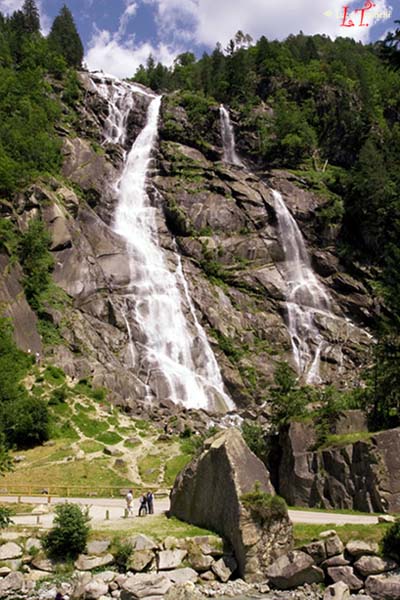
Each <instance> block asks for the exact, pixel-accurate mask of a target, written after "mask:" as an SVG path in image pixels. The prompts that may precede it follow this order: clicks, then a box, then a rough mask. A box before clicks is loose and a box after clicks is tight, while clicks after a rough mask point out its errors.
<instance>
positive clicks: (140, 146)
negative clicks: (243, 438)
mask: <svg viewBox="0 0 400 600" xmlns="http://www.w3.org/2000/svg"><path fill="white" fill-rule="evenodd" d="M94 84H95V85H96V87H97V90H98V92H99V93H100V94H101V95H102V97H103V98H105V99H106V100H107V101H108V105H109V115H108V118H107V121H106V123H105V136H106V140H107V141H109V142H113V143H119V144H122V145H124V144H126V136H127V131H126V130H127V121H128V116H129V112H130V110H131V109H132V107H133V104H134V101H135V94H138V93H139V94H143V93H145V92H143V90H142V89H141V88H140V87H138V86H134V85H131V84H128V83H124V82H120V81H118V80H109V79H108V78H107V79H106V80H103V81H100V83H96V82H94ZM147 95H149V94H147ZM161 100H162V98H161V96H151V97H150V102H149V106H148V110H147V121H146V125H145V127H144V128H143V129H142V131H141V132H140V134H139V135H138V137H137V138H136V140H135V142H134V143H133V145H132V147H131V149H130V151H129V152H127V153H126V157H125V165H124V169H123V172H122V175H121V178H120V180H119V182H118V183H117V188H116V189H117V194H118V204H117V209H116V213H115V220H114V230H115V232H116V233H118V234H119V235H120V236H121V237H123V238H124V240H125V241H126V246H127V252H128V257H129V267H130V274H131V276H130V284H129V287H128V291H127V294H126V306H127V310H126V312H125V314H124V319H125V320H126V324H127V331H128V334H129V345H130V353H131V355H132V360H133V363H134V365H135V364H137V353H139V354H140V367H141V369H142V371H143V370H144V371H145V372H146V373H147V385H148V390H149V392H148V398H149V399H150V398H151V397H153V399H154V398H156V399H165V398H168V399H170V400H172V401H173V402H174V403H176V404H179V403H180V404H183V405H184V406H185V407H187V408H197V409H207V410H213V411H219V412H227V411H228V410H234V408H235V406H234V403H233V401H232V400H231V398H230V397H229V396H228V395H227V394H226V393H225V391H224V386H223V381H222V377H221V373H220V370H219V367H218V364H217V361H216V359H215V356H214V354H213V352H212V349H211V347H210V344H209V342H208V340H207V336H206V334H205V332H204V330H203V328H202V327H201V325H200V323H199V321H198V319H197V316H196V313H195V310H194V306H193V303H192V301H191V298H190V294H189V289H188V286H187V283H186V280H185V277H184V274H183V270H182V265H181V262H180V257H179V256H178V255H177V254H175V255H173V260H172V261H169V263H167V260H166V257H165V253H164V251H163V250H162V248H161V247H160V244H159V239H158V228H157V221H156V215H157V209H156V208H155V207H154V206H152V204H151V201H150V198H149V195H148V192H147V189H148V185H149V178H148V175H149V170H150V169H151V166H152V152H153V150H154V147H155V144H156V141H157V136H158V119H159V112H160V106H161ZM172 262H174V266H170V263H172ZM188 321H190V325H189V322H188ZM131 322H133V323H134V324H135V325H137V326H138V328H139V330H140V332H141V336H140V337H141V340H140V342H139V343H136V346H137V351H135V349H134V344H133V340H132V325H131V324H130V323H131Z"/></svg>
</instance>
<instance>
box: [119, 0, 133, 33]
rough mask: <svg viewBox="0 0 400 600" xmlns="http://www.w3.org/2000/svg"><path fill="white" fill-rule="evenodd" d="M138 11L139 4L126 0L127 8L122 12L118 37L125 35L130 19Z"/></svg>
mask: <svg viewBox="0 0 400 600" xmlns="http://www.w3.org/2000/svg"><path fill="white" fill-rule="evenodd" d="M136 11H137V4H136V2H134V1H132V0H125V10H124V12H123V13H122V15H121V17H120V20H119V28H118V31H117V34H116V36H117V37H118V39H121V38H123V37H124V35H125V33H126V28H127V27H128V23H129V20H130V19H131V18H132V17H134V16H135V14H136Z"/></svg>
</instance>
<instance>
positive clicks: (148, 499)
mask: <svg viewBox="0 0 400 600" xmlns="http://www.w3.org/2000/svg"><path fill="white" fill-rule="evenodd" d="M125 499H126V508H127V516H129V515H131V516H133V490H129V492H128V493H127V495H126V496H125ZM147 514H149V515H152V514H154V494H153V492H151V491H149V492H147V493H144V494H142V495H141V496H140V498H139V512H138V516H139V517H142V516H144V515H147Z"/></svg>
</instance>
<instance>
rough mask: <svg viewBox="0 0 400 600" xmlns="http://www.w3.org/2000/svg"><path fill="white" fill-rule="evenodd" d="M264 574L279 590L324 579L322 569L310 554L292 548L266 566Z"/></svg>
mask: <svg viewBox="0 0 400 600" xmlns="http://www.w3.org/2000/svg"><path fill="white" fill-rule="evenodd" d="M266 576H267V578H268V580H269V582H270V583H271V584H272V585H273V586H275V587H277V588H278V589H280V590H289V589H291V588H295V587H298V586H300V585H304V584H305V583H322V582H323V581H324V572H323V571H322V569H320V568H319V567H317V566H316V565H315V563H314V561H313V559H312V558H311V556H309V555H308V554H306V553H305V552H301V551H300V550H294V551H293V552H289V553H288V554H285V555H284V556H281V557H280V558H278V560H276V561H275V562H274V563H273V564H272V565H270V566H269V567H268V569H267V571H266Z"/></svg>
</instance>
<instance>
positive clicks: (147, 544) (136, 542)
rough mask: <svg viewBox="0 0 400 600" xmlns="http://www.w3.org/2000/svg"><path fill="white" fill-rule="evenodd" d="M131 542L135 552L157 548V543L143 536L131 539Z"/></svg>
mask: <svg viewBox="0 0 400 600" xmlns="http://www.w3.org/2000/svg"><path fill="white" fill-rule="evenodd" d="M129 542H130V543H131V544H132V548H133V549H134V550H155V549H156V548H157V544H156V543H155V541H154V540H152V539H151V538H149V537H147V535H143V534H139V535H136V536H135V537H133V538H130V539H129Z"/></svg>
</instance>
